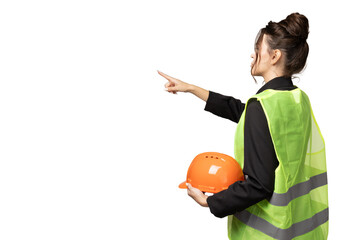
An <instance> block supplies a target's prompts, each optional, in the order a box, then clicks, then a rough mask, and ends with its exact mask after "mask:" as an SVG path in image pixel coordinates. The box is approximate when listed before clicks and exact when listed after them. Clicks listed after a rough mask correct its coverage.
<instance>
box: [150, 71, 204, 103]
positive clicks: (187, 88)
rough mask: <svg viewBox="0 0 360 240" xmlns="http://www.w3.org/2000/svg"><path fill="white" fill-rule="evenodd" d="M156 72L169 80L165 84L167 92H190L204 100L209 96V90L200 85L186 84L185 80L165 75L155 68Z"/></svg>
mask: <svg viewBox="0 0 360 240" xmlns="http://www.w3.org/2000/svg"><path fill="white" fill-rule="evenodd" d="M157 71H158V73H159V74H160V75H161V76H163V77H164V78H166V79H167V80H168V81H169V82H167V83H166V84H165V90H166V91H168V92H172V93H174V94H176V93H177V92H190V93H192V94H194V95H195V96H197V97H198V98H200V99H201V100H204V101H205V102H206V101H207V100H208V98H209V91H208V90H205V89H203V88H201V87H198V86H195V85H193V84H188V83H186V82H183V81H181V80H179V79H176V78H173V77H170V76H169V75H166V74H165V73H162V72H160V71H159V70H157Z"/></svg>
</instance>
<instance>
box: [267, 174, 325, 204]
mask: <svg viewBox="0 0 360 240" xmlns="http://www.w3.org/2000/svg"><path fill="white" fill-rule="evenodd" d="M326 184H327V173H326V172H324V173H321V174H319V175H316V176H313V177H311V178H310V179H309V180H307V181H305V182H301V183H298V184H296V185H294V186H292V187H291V188H289V190H288V191H287V192H286V193H273V195H272V197H271V199H270V204H272V205H275V206H287V205H288V204H289V203H290V201H291V200H293V199H295V198H297V197H300V196H303V195H305V194H308V193H309V192H310V191H311V190H313V189H315V188H318V187H321V186H324V185H326Z"/></svg>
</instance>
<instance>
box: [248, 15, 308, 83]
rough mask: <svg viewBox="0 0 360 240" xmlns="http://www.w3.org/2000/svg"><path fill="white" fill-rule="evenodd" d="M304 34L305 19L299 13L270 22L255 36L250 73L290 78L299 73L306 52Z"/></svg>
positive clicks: (306, 30)
mask: <svg viewBox="0 0 360 240" xmlns="http://www.w3.org/2000/svg"><path fill="white" fill-rule="evenodd" d="M308 34H309V22H308V19H307V18H306V17H305V16H304V15H302V14H299V13H292V14H290V15H289V16H287V17H286V19H284V20H281V21H280V22H278V23H276V22H272V21H270V22H269V23H268V24H267V25H266V27H265V28H262V29H260V31H259V33H258V34H257V36H256V39H255V45H254V50H255V54H252V56H251V57H252V58H254V60H253V62H252V64H251V75H253V76H263V77H264V75H269V74H275V75H276V76H285V77H291V76H292V75H293V74H296V73H299V72H301V71H302V70H303V68H304V67H305V64H306V59H307V56H308V53H309V45H308V44H307V42H306V39H307V37H308Z"/></svg>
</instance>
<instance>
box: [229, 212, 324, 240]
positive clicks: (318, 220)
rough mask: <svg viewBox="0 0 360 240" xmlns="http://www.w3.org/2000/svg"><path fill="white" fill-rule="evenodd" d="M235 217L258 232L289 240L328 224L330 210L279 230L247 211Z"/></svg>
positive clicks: (281, 239)
mask: <svg viewBox="0 0 360 240" xmlns="http://www.w3.org/2000/svg"><path fill="white" fill-rule="evenodd" d="M234 216H235V217H236V218H237V219H239V220H240V221H242V222H243V223H245V224H246V225H248V226H250V227H252V228H255V229H256V230H259V231H261V232H263V233H265V234H266V235H269V236H270V237H272V238H275V239H280V240H288V239H292V238H294V237H297V236H300V235H303V234H305V233H308V232H311V231H312V230H314V229H315V228H317V227H318V226H320V225H321V224H324V223H326V222H327V221H328V220H329V208H326V209H324V210H323V211H321V212H318V213H317V214H315V215H314V216H313V217H311V218H308V219H306V220H304V221H301V222H297V223H294V224H293V225H292V226H291V227H289V228H287V229H282V228H278V227H276V226H274V225H272V224H271V223H269V222H268V221H266V220H264V219H262V218H260V217H258V216H256V215H254V214H251V213H249V212H248V211H246V210H244V211H242V212H238V213H236V214H234Z"/></svg>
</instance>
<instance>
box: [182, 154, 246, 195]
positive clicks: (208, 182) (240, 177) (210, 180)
mask: <svg viewBox="0 0 360 240" xmlns="http://www.w3.org/2000/svg"><path fill="white" fill-rule="evenodd" d="M237 181H244V174H243V172H242V169H241V167H240V164H239V163H238V162H237V161H236V160H235V159H234V158H232V157H230V156H228V155H226V154H223V153H217V152H204V153H200V154H199V155H197V156H196V157H195V158H194V160H193V161H192V162H191V164H190V166H189V169H188V172H187V177H186V181H185V182H183V183H181V184H180V185H179V188H187V186H186V183H190V184H191V186H193V187H195V188H197V189H199V190H201V191H202V192H209V193H217V192H220V191H222V190H225V189H227V188H228V187H229V186H230V185H231V184H233V183H234V182H237Z"/></svg>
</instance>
